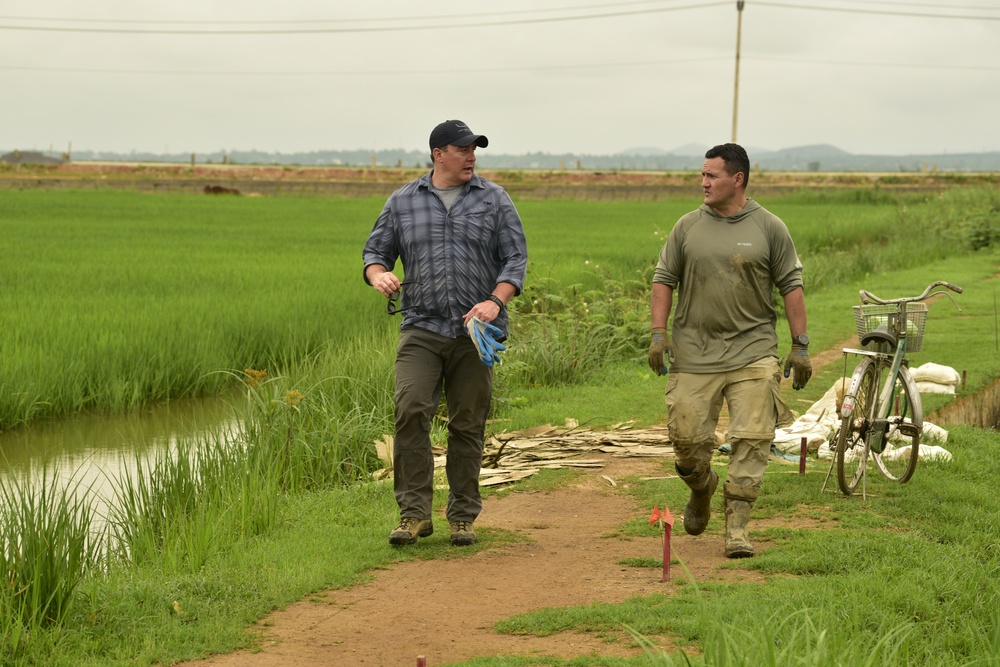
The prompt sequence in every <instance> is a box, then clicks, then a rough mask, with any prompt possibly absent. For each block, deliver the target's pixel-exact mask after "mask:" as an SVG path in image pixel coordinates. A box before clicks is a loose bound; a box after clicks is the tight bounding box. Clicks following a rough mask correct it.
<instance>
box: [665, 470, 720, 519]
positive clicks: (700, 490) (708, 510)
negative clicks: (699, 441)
mask: <svg viewBox="0 0 1000 667" xmlns="http://www.w3.org/2000/svg"><path fill="white" fill-rule="evenodd" d="M674 469H675V470H676V471H677V474H678V475H680V478H681V479H682V480H684V483H685V484H687V485H688V487H689V488H690V489H691V497H690V498H689V499H688V503H687V505H686V506H685V507H684V530H685V531H686V532H687V534H688V535H701V534H702V533H703V532H705V528H707V527H708V520H709V518H710V517H711V516H712V494H714V493H715V488H716V487H717V486H718V485H719V476H718V475H717V474H716V472H715V471H714V470H712V469H711V468H709V469H708V470H705V471H703V472H698V471H697V470H693V471H691V472H689V473H685V472H683V471H682V469H681V468H680V467H679V466H678V465H677V464H676V463H675V464H674Z"/></svg>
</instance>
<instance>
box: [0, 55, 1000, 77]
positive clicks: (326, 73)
mask: <svg viewBox="0 0 1000 667" xmlns="http://www.w3.org/2000/svg"><path fill="white" fill-rule="evenodd" d="M743 59H744V60H748V61H751V62H782V63H790V64H810V65H832V66H838V67H889V68H900V69H918V70H919V69H923V70H956V71H957V70H968V71H994V72H995V71H998V70H1000V65H942V64H940V63H930V64H922V63H893V62H863V61H856V60H855V61H848V60H814V59H802V58H771V57H754V56H744V57H743ZM729 60H730V58H729V56H717V57H705V58H677V59H670V60H642V61H632V62H620V63H586V64H573V65H532V66H527V67H496V68H482V67H477V68H476V69H474V70H470V69H451V70H442V69H434V70H430V71H428V70H314V71H308V70H280V71H277V70H269V71H264V70H258V71H253V70H203V69H202V70H136V69H112V68H89V67H88V68H65V67H20V66H15V65H10V66H4V65H0V71H21V72H49V73H57V74H122V75H141V76H225V77H233V76H260V77H267V76H281V77H285V76H302V77H305V76H323V77H330V76H412V75H421V74H428V75H437V74H444V75H448V76H453V75H456V74H483V73H502V72H543V71H567V70H592V69H607V68H627V67H658V66H662V65H678V64H687V63H696V62H712V61H726V62H728V61H729Z"/></svg>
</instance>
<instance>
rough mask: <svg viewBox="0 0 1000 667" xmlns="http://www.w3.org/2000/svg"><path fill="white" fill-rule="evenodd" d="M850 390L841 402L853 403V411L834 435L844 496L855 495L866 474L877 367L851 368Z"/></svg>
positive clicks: (864, 363)
mask: <svg viewBox="0 0 1000 667" xmlns="http://www.w3.org/2000/svg"><path fill="white" fill-rule="evenodd" d="M851 387H856V389H855V391H854V393H853V394H851V393H850V392H848V394H847V396H845V397H844V400H845V401H847V400H849V399H850V398H853V399H854V407H853V409H852V410H851V414H850V415H849V416H848V417H847V418H841V420H840V431H839V432H838V433H837V483H838V484H839V485H840V490H841V491H842V492H843V494H844V495H845V496H849V495H851V494H852V493H854V489H856V488H858V484H859V483H860V482H861V479H862V477H864V474H865V463H866V462H867V461H868V436H869V433H870V431H871V424H872V421H873V419H874V416H875V406H876V403H877V400H878V367H877V366H876V364H875V362H874V361H872V360H871V359H869V358H867V357H866V358H864V359H862V360H861V361H860V362H858V365H857V366H856V367H855V368H854V374H853V375H852V376H851Z"/></svg>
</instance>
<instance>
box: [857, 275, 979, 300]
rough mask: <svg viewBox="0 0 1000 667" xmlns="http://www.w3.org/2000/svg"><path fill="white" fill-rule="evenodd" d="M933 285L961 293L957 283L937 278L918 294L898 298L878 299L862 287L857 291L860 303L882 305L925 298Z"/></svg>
mask: <svg viewBox="0 0 1000 667" xmlns="http://www.w3.org/2000/svg"><path fill="white" fill-rule="evenodd" d="M935 287H947V288H948V289H950V290H951V291H952V292H954V293H955V294H961V293H962V288H961V287H959V286H958V285H952V284H951V283H949V282H948V281H946V280H938V281H937V282H933V283H931V284H930V285H928V286H927V289H925V290H924V291H923V293H922V294H921V295H920V296H904V297H900V298H898V299H880V298H879V297H877V296H875V295H874V294H872V293H871V292H869V291H868V290H864V289H863V290H861V291H860V292H859V294H860V295H861V303H864V304H867V303H869V302H871V303H878V304H882V305H886V304H890V303H910V302H911V301H923V300H924V299H926V298H927V297H928V295H930V293H931V290H933V289H934V288H935ZM939 293H940V292H939Z"/></svg>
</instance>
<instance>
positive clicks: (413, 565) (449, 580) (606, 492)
mask: <svg viewBox="0 0 1000 667" xmlns="http://www.w3.org/2000/svg"><path fill="white" fill-rule="evenodd" d="M665 474H666V473H665V470H664V468H663V467H662V466H661V465H659V463H658V462H657V461H655V460H650V459H608V460H607V464H606V466H605V467H604V468H603V469H598V470H593V471H589V472H587V473H585V474H584V475H581V476H580V478H579V479H578V480H577V482H576V483H574V484H572V485H570V486H567V487H564V488H560V489H556V490H554V491H547V492H530V493H529V492H517V491H515V492H512V493H510V494H507V495H505V496H503V497H491V498H487V499H486V501H485V503H484V508H483V513H482V515H481V516H480V519H479V521H478V522H477V526H481V527H483V528H502V529H504V530H510V531H515V532H517V533H518V534H520V535H523V536H524V537H525V538H527V540H526V541H524V542H519V543H517V544H513V545H507V546H503V547H497V548H496V549H489V548H487V549H484V550H483V551H481V552H479V553H477V554H475V555H473V556H470V557H468V558H457V559H450V560H428V561H422V560H418V561H411V562H405V563H399V564H396V565H393V566H392V567H391V568H390V569H387V570H380V571H378V572H377V573H375V575H374V578H373V579H372V580H371V581H369V582H368V583H365V584H362V585H359V586H355V587H353V588H349V589H338V590H332V591H327V592H324V593H320V594H316V595H312V596H309V598H308V599H307V600H303V601H300V602H297V603H295V604H292V605H290V606H289V607H288V608H286V609H284V610H281V611H277V612H275V613H273V614H271V615H270V616H269V617H267V618H266V619H264V620H263V621H262V622H261V623H260V624H259V625H258V626H257V628H256V629H255V630H256V631H258V632H260V633H261V636H262V638H263V640H262V642H261V644H262V650H261V651H259V652H256V653H254V652H248V651H238V652H236V653H232V654H227V655H220V656H215V657H212V658H209V659H206V660H203V661H197V662H190V663H185V664H186V665H187V666H188V667H195V666H208V665H212V666H222V665H225V666H235V665H239V666H240V667H245V666H249V667H254V666H258V665H259V666H264V665H267V666H269V667H284V666H292V665H294V666H295V667H311V666H313V665H317V666H318V665H324V666H330V665H345V666H346V665H378V666H379V667H383V666H387V665H393V666H396V665H403V666H405V665H415V664H416V659H417V656H420V655H422V656H425V657H426V659H427V664H428V665H430V666H433V665H441V664H444V663H448V662H455V661H460V660H466V659H469V658H473V657H477V656H494V655H524V656H543V655H544V656H556V657H560V658H572V657H577V656H581V655H588V654H592V653H593V654H599V655H605V656H627V655H637V654H639V653H640V650H639V649H637V648H635V647H631V646H629V644H630V642H629V641H621V642H614V643H608V642H605V641H603V640H602V639H600V638H599V637H597V636H595V635H592V634H578V633H573V632H565V633H559V634H556V635H553V636H550V637H530V636H511V635H501V634H498V633H496V632H494V631H493V630H492V627H493V625H494V624H495V623H496V622H497V621H500V620H502V619H504V618H507V617H510V616H512V615H514V614H518V613H522V612H527V611H531V610H536V609H542V608H546V607H561V606H567V605H582V604H590V603H596V602H611V603H617V602H621V601H623V600H625V599H627V598H630V597H635V596H641V595H650V594H653V593H658V592H666V593H670V592H671V591H673V590H675V587H676V586H677V585H678V584H677V583H676V582H677V581H678V580H679V579H680V576H681V575H680V572H678V573H677V575H676V576H675V577H673V581H671V582H667V583H663V582H661V576H662V573H661V571H660V570H659V569H658V568H639V567H629V566H624V565H621V564H620V561H622V559H626V558H658V557H662V542H661V541H660V540H659V539H658V538H657V537H648V538H645V537H644V538H633V539H620V538H618V537H608V536H607V535H608V533H609V532H611V531H614V530H616V529H618V528H620V527H621V526H622V525H623V524H624V523H625V522H626V521H628V520H629V519H631V518H634V517H642V518H646V517H648V516H649V512H650V510H651V509H652V508H650V507H640V506H637V505H636V503H635V502H634V501H633V499H632V497H631V496H630V495H629V494H628V493H627V492H626V491H625V490H624V489H623V488H622V485H623V484H625V483H626V479H627V478H628V477H630V476H662V475H665ZM605 475H606V476H608V477H610V478H612V479H613V480H615V481H616V482H617V483H618V484H619V486H618V487H612V486H611V485H610V484H609V482H608V481H607V480H606V479H604V477H603V476H605ZM681 511H682V508H676V509H674V513H675V514H679V513H680V512H681ZM721 525H722V517H721V515H720V513H718V512H716V513H715V514H714V515H713V518H712V523H711V524H710V525H709V530H708V531H707V532H706V533H705V534H703V535H699V536H697V537H691V536H689V535H686V534H685V533H684V530H683V528H682V527H681V525H680V524H679V523H678V525H677V526H675V531H674V538H673V540H672V542H671V544H672V552H673V555H675V556H677V557H679V558H681V559H682V560H683V561H684V562H685V564H686V565H687V567H688V568H689V569H690V570H691V572H692V574H693V575H694V577H695V578H696V579H697V580H699V581H706V580H718V579H733V578H737V579H743V580H756V579H759V576H758V575H756V574H755V573H751V572H746V571H742V570H720V569H719V567H720V566H721V565H722V564H723V563H725V562H726V559H725V557H724V556H723V540H722V536H721V534H720V532H719V531H717V530H716V529H718V528H720V527H721ZM428 539H429V540H446V539H448V538H447V535H441V536H439V535H437V534H435V535H434V536H433V537H431V538H428ZM757 546H758V548H761V547H764V548H766V544H758V545H757ZM407 548H419V544H418V545H416V547H407ZM625 639H627V637H626V638H625ZM654 639H655V638H654ZM661 645H663V646H664V648H669V646H668V645H667V644H666V643H662V644H661Z"/></svg>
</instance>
